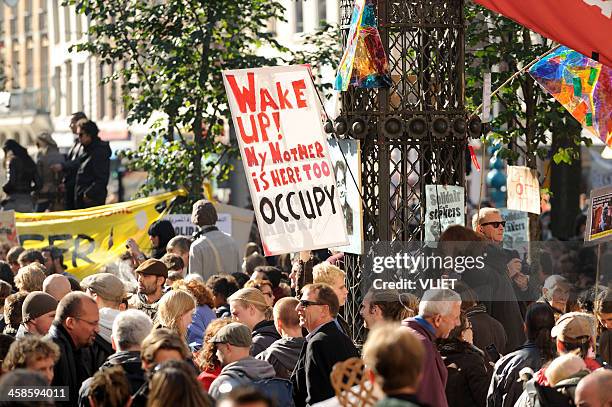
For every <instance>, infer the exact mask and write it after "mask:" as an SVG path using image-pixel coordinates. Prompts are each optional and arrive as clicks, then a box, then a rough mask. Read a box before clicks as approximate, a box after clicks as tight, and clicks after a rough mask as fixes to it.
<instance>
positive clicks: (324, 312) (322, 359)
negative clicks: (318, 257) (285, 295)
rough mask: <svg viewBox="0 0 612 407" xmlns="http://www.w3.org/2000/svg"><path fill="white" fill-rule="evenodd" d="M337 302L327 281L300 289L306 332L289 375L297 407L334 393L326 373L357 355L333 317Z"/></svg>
mask: <svg viewBox="0 0 612 407" xmlns="http://www.w3.org/2000/svg"><path fill="white" fill-rule="evenodd" d="M339 309H340V304H339V301H338V296H337V295H336V293H335V292H334V289H333V288H332V287H330V286H329V285H327V284H323V283H319V284H309V285H306V286H305V287H304V288H303V289H302V296H301V298H300V303H299V304H298V305H297V307H296V311H297V313H298V317H299V319H300V325H301V326H302V327H303V328H305V329H306V330H307V331H308V335H307V336H306V343H305V344H304V346H303V347H302V351H301V352H300V356H299V358H298V362H297V365H296V366H295V370H294V371H293V373H292V375H291V381H292V382H293V400H294V402H295V405H296V407H305V406H309V405H312V404H314V403H317V402H319V401H323V400H327V399H329V398H331V397H333V396H334V389H333V387H332V385H331V381H330V378H329V375H330V373H331V371H332V369H333V367H334V365H335V364H336V363H337V362H342V361H344V360H346V359H349V358H351V357H359V352H358V351H357V348H355V345H354V344H353V342H352V341H351V339H350V338H349V337H348V336H346V335H345V334H344V333H343V332H342V331H340V329H339V328H338V326H337V325H336V323H335V321H334V319H335V318H336V316H337V315H338V310H339Z"/></svg>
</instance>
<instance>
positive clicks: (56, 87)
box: [53, 66, 62, 116]
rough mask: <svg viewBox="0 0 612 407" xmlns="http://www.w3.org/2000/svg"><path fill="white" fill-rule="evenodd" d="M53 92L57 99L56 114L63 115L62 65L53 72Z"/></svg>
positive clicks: (55, 101)
mask: <svg viewBox="0 0 612 407" xmlns="http://www.w3.org/2000/svg"><path fill="white" fill-rule="evenodd" d="M53 93H54V96H55V99H54V100H53V111H54V113H55V116H61V114H62V103H61V102H62V67H61V66H56V67H55V70H54V72H53Z"/></svg>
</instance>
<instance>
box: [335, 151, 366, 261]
mask: <svg viewBox="0 0 612 407" xmlns="http://www.w3.org/2000/svg"><path fill="white" fill-rule="evenodd" d="M328 146H329V154H330V157H331V160H332V163H333V165H334V174H335V176H336V186H337V188H338V196H339V197H340V208H341V209H342V216H344V221H345V222H346V234H347V235H348V239H349V244H348V245H347V246H340V247H335V248H334V249H335V250H338V251H341V252H344V253H354V254H363V212H362V211H363V207H362V202H361V148H360V145H359V140H337V139H330V140H328Z"/></svg>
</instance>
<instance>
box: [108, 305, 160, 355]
mask: <svg viewBox="0 0 612 407" xmlns="http://www.w3.org/2000/svg"><path fill="white" fill-rule="evenodd" d="M152 329H153V322H152V321H151V318H149V316H148V315H147V314H145V313H144V312H142V311H140V310H136V309H129V310H127V311H122V312H120V313H119V315H117V318H115V321H114V322H113V331H112V334H111V336H112V337H113V340H114V341H115V346H117V351H123V350H128V349H130V348H135V347H138V348H140V345H141V344H142V341H143V340H144V338H146V336H147V335H148V334H149V333H150V332H151V330H152Z"/></svg>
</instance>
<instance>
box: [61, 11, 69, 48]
mask: <svg viewBox="0 0 612 407" xmlns="http://www.w3.org/2000/svg"><path fill="white" fill-rule="evenodd" d="M62 8H63V9H64V35H65V36H66V39H65V41H66V42H68V41H70V7H69V6H62Z"/></svg>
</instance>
